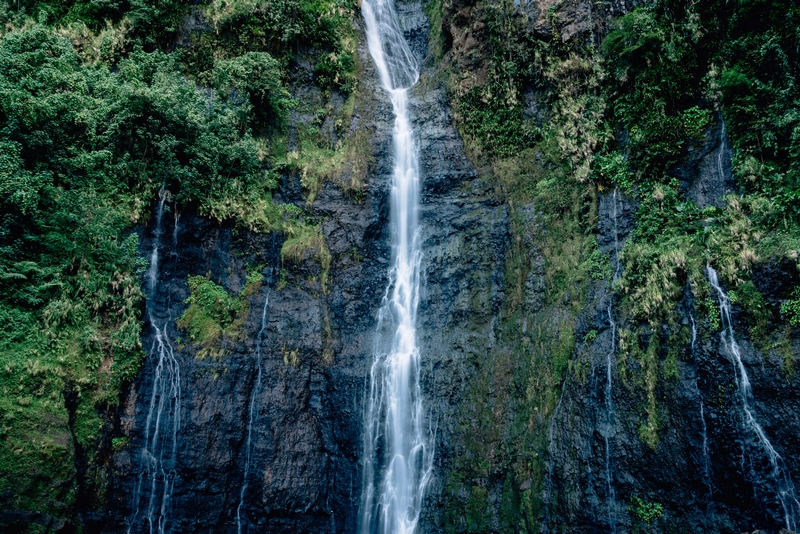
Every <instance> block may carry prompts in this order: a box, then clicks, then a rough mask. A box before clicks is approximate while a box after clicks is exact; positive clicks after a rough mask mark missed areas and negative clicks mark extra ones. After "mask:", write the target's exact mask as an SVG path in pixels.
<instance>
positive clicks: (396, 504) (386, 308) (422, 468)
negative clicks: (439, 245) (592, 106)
mask: <svg viewBox="0 0 800 534" xmlns="http://www.w3.org/2000/svg"><path fill="white" fill-rule="evenodd" d="M361 9H362V13H363V16H364V21H365V23H366V27H367V43H368V45H369V51H370V54H371V55H372V58H373V60H374V61H375V66H376V67H377V69H378V73H379V75H380V80H381V85H382V86H383V88H384V89H385V90H386V92H387V93H388V94H389V98H390V99H391V102H392V107H393V109H394V116H395V122H394V132H393V138H394V158H395V162H394V175H393V180H392V191H391V229H392V254H393V260H394V261H393V263H392V265H393V266H392V269H391V271H390V273H389V278H390V284H389V287H387V289H386V294H385V296H384V302H383V305H382V307H381V310H380V313H379V318H378V333H379V337H380V334H381V333H382V332H386V331H387V330H391V331H393V332H392V334H391V335H390V336H389V338H388V339H379V340H378V346H377V348H376V351H375V360H374V362H373V364H372V368H371V371H370V391H369V398H368V399H367V405H366V410H365V429H364V470H363V481H362V502H361V511H360V514H359V522H360V531H361V532H362V533H364V534H377V533H382V534H411V533H413V532H414V530H415V529H416V527H417V523H418V521H419V514H420V510H421V508H422V497H423V493H424V491H425V486H426V485H427V484H428V481H429V480H430V477H431V472H432V467H433V450H432V446H431V442H432V438H431V437H430V436H431V432H430V431H426V429H425V427H424V417H423V406H422V391H421V389H420V354H419V347H418V346H417V332H416V322H417V321H416V315H417V306H418V303H419V290H420V263H421V259H422V251H421V249H420V229H419V222H418V206H419V164H418V161H417V148H416V146H415V144H414V140H413V135H412V131H411V126H410V124H409V119H408V89H409V88H410V87H411V86H412V85H414V84H415V83H416V81H417V79H418V77H419V71H418V66H417V63H416V61H415V59H414V56H413V54H412V52H411V49H410V48H409V46H408V43H407V42H406V40H405V38H404V37H403V33H402V31H401V29H400V24H399V21H398V18H397V14H396V12H395V10H394V6H393V5H392V4H391V2H390V0H369V1H366V0H365V1H364V2H363V4H362V8H361Z"/></svg>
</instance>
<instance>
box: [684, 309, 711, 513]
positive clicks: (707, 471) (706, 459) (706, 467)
mask: <svg viewBox="0 0 800 534" xmlns="http://www.w3.org/2000/svg"><path fill="white" fill-rule="evenodd" d="M689 320H690V321H691V322H692V344H691V354H692V356H695V352H694V349H695V346H696V345H697V323H696V322H695V320H694V315H689ZM695 357H696V356H695ZM694 389H695V391H696V392H697V398H698V399H699V401H700V425H701V430H702V434H701V437H702V444H703V448H702V452H703V482H704V483H705V485H706V487H707V488H708V501H709V502H711V493H712V490H711V457H710V456H709V454H708V425H706V414H705V405H704V404H703V394H702V393H700V386H698V384H697V376H695V379H694Z"/></svg>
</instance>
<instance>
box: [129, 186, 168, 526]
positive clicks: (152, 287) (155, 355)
mask: <svg viewBox="0 0 800 534" xmlns="http://www.w3.org/2000/svg"><path fill="white" fill-rule="evenodd" d="M160 197H161V198H160V200H159V203H158V209H157V211H156V227H155V230H154V232H153V234H154V239H153V251H152V253H151V255H150V267H149V269H148V272H147V280H148V292H147V312H148V318H149V321H150V326H151V327H152V328H153V333H154V339H153V344H152V346H151V348H150V351H149V353H148V359H152V360H154V361H155V371H154V376H153V383H152V391H151V392H150V403H149V407H148V410H147V418H146V420H145V427H144V444H143V446H142V453H141V457H140V465H139V474H138V476H137V479H136V486H135V488H134V493H133V507H134V512H133V515H132V516H131V518H130V520H129V521H128V530H127V531H128V534H130V533H131V532H137V531H139V529H140V528H143V529H145V530H147V531H148V532H150V533H154V532H155V533H159V534H161V533H163V532H166V530H167V518H168V514H169V511H170V506H171V501H172V492H173V489H174V485H175V476H176V470H175V467H176V466H175V464H176V459H177V453H178V431H179V430H180V424H181V419H180V416H181V413H180V412H181V369H180V365H179V364H178V360H177V359H176V358H175V352H174V349H173V347H172V342H171V341H170V339H169V335H168V333H167V325H168V323H169V318H167V319H163V320H161V321H159V320H158V318H157V317H155V316H154V315H153V308H154V301H155V298H156V297H157V296H158V292H157V290H158V267H159V265H158V260H159V255H158V251H159V245H160V240H161V236H162V234H163V228H162V221H163V215H164V201H165V199H166V197H167V193H166V192H165V191H163V190H162V191H161V193H160ZM177 221H178V219H177V215H176V217H175V229H174V231H173V235H172V237H173V249H174V250H177V247H176V246H177V224H178V223H177ZM140 514H142V518H141V520H143V521H144V522H145V524H144V525H140V524H139V522H140Z"/></svg>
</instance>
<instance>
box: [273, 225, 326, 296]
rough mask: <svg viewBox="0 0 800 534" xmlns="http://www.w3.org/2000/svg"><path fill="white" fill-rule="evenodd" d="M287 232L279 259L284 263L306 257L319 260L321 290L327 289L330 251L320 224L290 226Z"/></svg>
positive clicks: (290, 262) (299, 260) (300, 260)
mask: <svg viewBox="0 0 800 534" xmlns="http://www.w3.org/2000/svg"><path fill="white" fill-rule="evenodd" d="M287 233H288V234H289V238H288V239H287V240H286V241H284V243H283V246H282V247H281V260H282V261H283V263H284V265H288V264H292V263H295V264H296V263H301V262H303V261H305V260H306V259H313V260H316V261H318V262H319V264H320V268H321V274H320V285H321V287H322V292H323V293H327V291H328V275H329V273H330V268H331V252H330V249H328V244H327V243H326V242H325V237H324V236H323V235H322V226H321V225H317V226H314V225H309V224H303V225H297V226H295V227H292V228H290V229H289V230H288V231H287Z"/></svg>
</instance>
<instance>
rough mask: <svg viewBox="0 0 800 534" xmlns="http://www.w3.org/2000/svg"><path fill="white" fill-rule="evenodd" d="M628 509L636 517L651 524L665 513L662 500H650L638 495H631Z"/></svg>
mask: <svg viewBox="0 0 800 534" xmlns="http://www.w3.org/2000/svg"><path fill="white" fill-rule="evenodd" d="M628 510H630V511H631V512H632V513H633V515H634V517H636V519H638V520H639V521H641V522H643V523H645V524H646V525H650V524H651V523H652V522H653V521H656V520H657V519H661V516H663V515H664V505H663V504H661V503H660V502H650V501H647V500H645V499H642V498H641V497H639V496H638V495H633V496H631V500H630V502H629V503H628Z"/></svg>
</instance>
